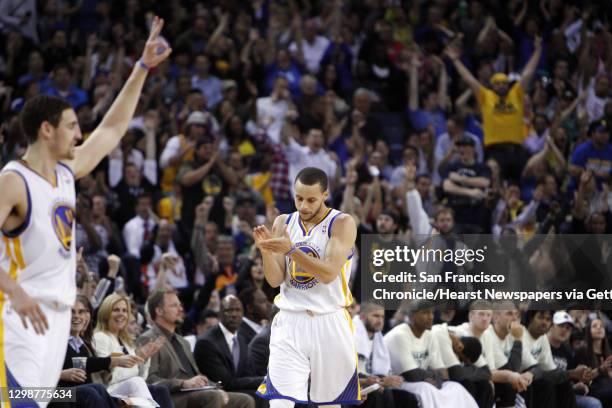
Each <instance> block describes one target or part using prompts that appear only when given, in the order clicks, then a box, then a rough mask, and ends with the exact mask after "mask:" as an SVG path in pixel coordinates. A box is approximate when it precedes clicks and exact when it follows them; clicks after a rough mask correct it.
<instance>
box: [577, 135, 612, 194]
mask: <svg viewBox="0 0 612 408" xmlns="http://www.w3.org/2000/svg"><path fill="white" fill-rule="evenodd" d="M571 164H573V165H576V166H580V167H582V168H584V169H586V170H591V171H593V173H595V172H601V171H605V172H607V173H608V175H609V176H610V175H612V144H610V143H606V146H605V147H604V148H603V149H602V150H597V149H596V148H595V146H593V142H592V141H591V140H588V141H586V142H584V143H582V144H581V145H580V146H578V147H577V148H576V150H574V153H572V160H571ZM595 180H597V188H598V189H600V188H601V182H602V181H603V180H602V179H601V178H600V177H595Z"/></svg>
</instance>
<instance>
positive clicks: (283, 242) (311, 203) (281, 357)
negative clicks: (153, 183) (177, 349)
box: [254, 167, 360, 408]
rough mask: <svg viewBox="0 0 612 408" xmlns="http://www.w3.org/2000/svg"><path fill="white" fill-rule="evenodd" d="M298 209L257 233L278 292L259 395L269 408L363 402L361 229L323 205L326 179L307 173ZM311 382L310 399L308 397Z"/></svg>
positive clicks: (298, 188) (300, 180) (298, 189)
mask: <svg viewBox="0 0 612 408" xmlns="http://www.w3.org/2000/svg"><path fill="white" fill-rule="evenodd" d="M294 191H295V206H296V208H297V211H296V212H294V213H292V214H283V215H280V216H279V217H277V218H276V220H275V221H274V226H273V228H272V232H270V231H269V230H268V229H267V228H266V227H265V226H258V227H256V228H255V229H254V237H255V243H256V245H257V247H258V248H259V249H260V250H261V253H262V258H263V264H264V274H265V276H266V280H267V281H268V283H269V284H270V285H271V286H272V287H278V286H280V288H281V290H280V294H279V295H278V296H277V297H276V299H275V301H274V303H275V304H276V306H278V308H279V309H280V312H279V313H278V314H277V315H276V317H275V318H274V320H273V322H272V335H271V339H270V359H269V362H268V375H267V376H266V379H265V380H264V383H263V384H262V385H261V386H260V387H259V389H258V390H257V393H258V395H260V396H262V397H264V398H267V399H270V400H271V401H270V407H271V408H281V407H282V408H284V407H293V405H294V403H295V402H298V403H308V402H312V403H315V404H317V405H334V406H339V404H356V403H358V402H359V401H360V388H359V381H358V373H357V353H356V349H355V340H354V334H353V333H354V328H353V323H352V320H351V318H350V315H349V314H348V311H347V309H346V308H347V307H348V306H349V305H350V304H351V303H352V300H353V299H352V296H351V292H350V290H349V288H348V280H349V277H350V272H351V259H352V256H353V251H354V244H355V238H356V236H357V227H356V226H355V222H354V221H353V218H352V217H351V216H349V215H347V214H342V213H341V212H339V211H337V210H334V209H331V208H328V207H327V206H326V205H325V200H326V199H327V197H328V195H329V193H328V191H327V175H326V174H325V172H324V171H322V170H320V169H318V168H314V167H306V168H304V169H303V170H301V171H300V172H299V173H298V175H297V177H296V179H295V184H294ZM309 380H310V393H309Z"/></svg>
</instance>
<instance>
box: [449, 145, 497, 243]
mask: <svg viewBox="0 0 612 408" xmlns="http://www.w3.org/2000/svg"><path fill="white" fill-rule="evenodd" d="M455 144H456V145H457V150H458V153H459V162H457V163H453V164H450V165H448V166H447V167H446V171H445V172H444V180H443V182H442V188H443V189H444V192H445V193H446V194H448V197H449V202H448V205H449V207H451V208H452V209H453V210H454V211H455V219H457V220H461V221H460V222H458V223H457V224H456V226H457V230H458V232H459V233H468V234H469V233H472V234H478V233H481V232H482V231H483V230H484V222H485V219H484V217H483V215H485V213H484V212H483V211H480V210H479V208H480V207H481V205H482V201H483V199H484V197H485V191H486V189H487V188H488V187H489V185H490V184H491V175H490V171H489V168H488V167H487V166H486V165H484V164H482V163H477V162H476V149H475V143H474V140H473V139H471V138H469V137H466V136H464V137H463V138H462V139H460V140H458V141H457V142H456V143H455Z"/></svg>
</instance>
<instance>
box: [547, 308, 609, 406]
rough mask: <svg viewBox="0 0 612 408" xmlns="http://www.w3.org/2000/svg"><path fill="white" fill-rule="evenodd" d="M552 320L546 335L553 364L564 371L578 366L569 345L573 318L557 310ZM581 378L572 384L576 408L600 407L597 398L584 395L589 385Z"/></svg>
mask: <svg viewBox="0 0 612 408" xmlns="http://www.w3.org/2000/svg"><path fill="white" fill-rule="evenodd" d="M552 321H553V325H552V327H551V328H550V330H549V331H548V334H547V336H548V342H549V343H550V351H551V352H552V355H553V360H554V361H555V364H556V365H557V367H558V368H559V369H560V370H564V371H565V370H572V369H574V368H578V367H577V365H576V359H575V350H574V349H572V348H571V347H570V345H569V339H570V335H571V334H572V328H573V327H574V319H572V317H571V316H570V315H569V313H567V312H565V311H558V312H555V314H554V315H553V319H552ZM585 367H586V366H585ZM589 371H590V369H589ZM585 374H586V375H585V377H588V372H586V373H585ZM583 380H584V379H579V380H577V381H576V380H575V381H574V382H573V384H572V385H573V389H574V393H575V395H576V406H577V407H578V408H601V406H602V405H601V402H600V401H599V400H598V399H597V398H595V397H591V396H589V395H586V394H588V392H589V387H588V386H587V385H586V384H585V383H584V382H583Z"/></svg>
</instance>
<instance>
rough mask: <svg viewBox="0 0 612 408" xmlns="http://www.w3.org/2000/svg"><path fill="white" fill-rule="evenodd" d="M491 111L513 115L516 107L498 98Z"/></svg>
mask: <svg viewBox="0 0 612 408" xmlns="http://www.w3.org/2000/svg"><path fill="white" fill-rule="evenodd" d="M493 111H494V112H495V113H497V114H499V115H513V114H515V113H516V108H515V107H514V105H513V104H512V103H510V102H506V101H505V100H504V99H502V98H499V101H497V103H496V104H495V106H493Z"/></svg>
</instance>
